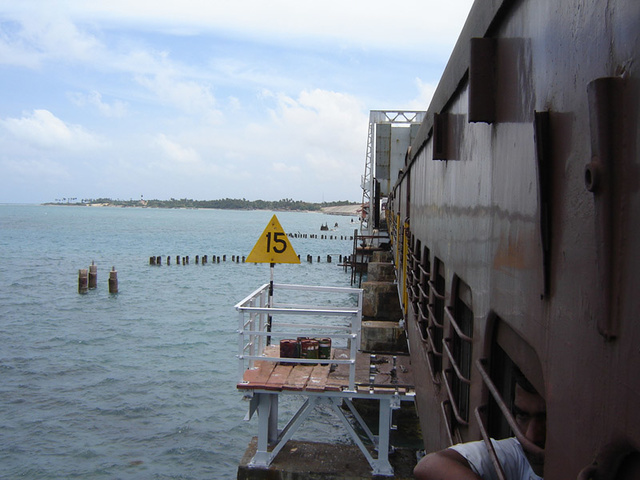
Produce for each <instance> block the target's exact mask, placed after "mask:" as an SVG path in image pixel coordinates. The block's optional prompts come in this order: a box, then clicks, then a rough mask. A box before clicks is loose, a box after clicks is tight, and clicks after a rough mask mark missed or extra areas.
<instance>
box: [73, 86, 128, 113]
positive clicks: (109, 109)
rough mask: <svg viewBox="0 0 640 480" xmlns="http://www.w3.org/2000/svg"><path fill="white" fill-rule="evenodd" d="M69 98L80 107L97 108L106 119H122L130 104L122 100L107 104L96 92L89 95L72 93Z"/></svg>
mask: <svg viewBox="0 0 640 480" xmlns="http://www.w3.org/2000/svg"><path fill="white" fill-rule="evenodd" d="M69 98H70V99H71V101H72V102H73V103H75V104H76V105H78V106H79V107H85V106H91V107H94V108H96V109H97V110H98V112H100V114H101V115H102V116H104V117H108V118H122V117H124V116H126V114H127V109H128V104H127V103H126V102H123V101H121V100H114V101H113V102H112V103H108V102H105V101H103V100H102V95H101V94H100V93H99V92H96V91H93V92H91V93H88V94H84V93H79V92H76V93H70V94H69Z"/></svg>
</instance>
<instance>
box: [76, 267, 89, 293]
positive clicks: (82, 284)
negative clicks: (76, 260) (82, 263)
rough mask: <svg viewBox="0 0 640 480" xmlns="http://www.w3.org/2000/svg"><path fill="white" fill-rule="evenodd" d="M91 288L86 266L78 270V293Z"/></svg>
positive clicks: (85, 291)
mask: <svg viewBox="0 0 640 480" xmlns="http://www.w3.org/2000/svg"><path fill="white" fill-rule="evenodd" d="M87 290H89V273H88V271H87V269H86V268H81V269H80V270H78V293H87Z"/></svg>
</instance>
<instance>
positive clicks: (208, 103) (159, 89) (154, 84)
mask: <svg viewBox="0 0 640 480" xmlns="http://www.w3.org/2000/svg"><path fill="white" fill-rule="evenodd" d="M136 81H137V82H138V83H139V84H140V85H142V86H144V87H146V88H147V89H149V91H151V92H153V93H154V94H155V95H156V96H157V98H158V100H159V101H160V102H161V103H163V104H166V105H170V106H172V107H175V108H177V109H179V110H182V111H184V112H186V113H190V114H200V115H206V116H208V117H209V118H210V119H211V120H214V119H215V118H216V117H218V116H219V112H217V110H216V108H215V104H216V101H215V98H214V97H213V95H212V94H211V90H210V89H209V88H208V87H207V86H205V85H202V84H199V83H197V82H195V81H191V80H183V79H179V78H176V77H174V76H172V75H170V74H169V73H168V72H159V73H157V74H156V75H154V76H142V75H137V76H136Z"/></svg>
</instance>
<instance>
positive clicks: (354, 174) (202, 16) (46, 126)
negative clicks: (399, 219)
mask: <svg viewBox="0 0 640 480" xmlns="http://www.w3.org/2000/svg"><path fill="white" fill-rule="evenodd" d="M471 4H472V0H448V1H446V2H442V1H440V0H437V1H436V0H402V1H399V2H389V1H385V2H382V1H378V0H366V1H364V0H351V1H344V0H341V1H338V0H323V1H313V2H311V1H307V0H266V1H265V0H227V1H221V0H181V1H175V0H154V1H150V0H126V1H125V0H108V1H107V0H55V1H54V0H0V203H43V202H51V201H56V200H60V199H63V198H64V199H68V198H76V199H78V201H79V200H81V199H95V198H101V197H107V198H112V199H121V200H129V199H140V198H144V199H160V200H166V199H171V198H177V199H180V198H191V199H196V200H214V199H221V198H246V199H247V200H280V199H285V198H292V199H294V200H301V201H306V202H332V201H338V200H350V201H360V200H361V199H362V190H361V183H360V182H361V177H362V175H363V174H364V165H365V157H366V147H367V131H368V122H369V111H370V110H427V108H428V106H429V103H430V101H431V97H432V95H433V92H434V91H435V88H436V86H437V84H438V81H439V79H440V77H441V75H442V73H443V71H444V68H445V66H446V63H447V61H448V59H449V56H450V54H451V52H452V50H453V47H454V45H455V42H456V40H457V38H458V36H459V34H460V31H461V30H462V26H463V25H464V22H465V20H466V18H467V15H468V13H469V10H470V8H471Z"/></svg>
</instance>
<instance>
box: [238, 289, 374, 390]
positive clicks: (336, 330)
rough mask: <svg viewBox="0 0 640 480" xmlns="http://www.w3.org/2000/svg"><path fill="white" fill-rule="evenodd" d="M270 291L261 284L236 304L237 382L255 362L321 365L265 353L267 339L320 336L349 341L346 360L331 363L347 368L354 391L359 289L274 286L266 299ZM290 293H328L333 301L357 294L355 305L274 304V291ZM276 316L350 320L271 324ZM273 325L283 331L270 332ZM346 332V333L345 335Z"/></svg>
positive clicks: (275, 299) (360, 290)
mask: <svg viewBox="0 0 640 480" xmlns="http://www.w3.org/2000/svg"><path fill="white" fill-rule="evenodd" d="M270 289H271V285H270V284H264V285H262V286H261V287H259V288H258V289H256V290H254V291H253V292H252V293H251V294H249V295H248V296H247V297H245V298H244V299H243V300H241V301H240V302H238V303H237V304H236V305H235V308H236V310H237V311H238V331H237V333H238V360H239V362H238V373H239V378H240V380H242V377H243V375H244V372H245V370H246V369H247V368H253V366H254V362H255V361H256V360H262V361H270V362H283V363H290V362H295V363H309V364H315V363H321V362H322V360H323V359H319V360H316V359H300V358H295V359H287V358H279V357H268V356H266V355H265V354H264V353H265V347H266V346H267V344H268V339H269V338H270V337H279V338H297V337H308V336H319V335H322V337H326V338H331V339H336V340H337V339H346V340H348V343H349V358H345V359H331V363H332V364H348V365H349V390H350V391H355V366H356V353H357V351H358V347H359V345H360V331H361V323H362V299H363V293H362V292H363V291H362V289H360V288H351V287H323V286H309V285H285V284H273V290H272V292H273V293H272V297H271V298H269V290H270ZM291 290H297V291H305V292H310V293H318V294H320V293H324V294H330V295H331V296H332V299H334V298H336V297H337V296H338V295H357V299H358V300H357V306H354V307H342V306H339V307H337V306H310V305H299V304H296V305H293V304H286V303H278V302H277V295H276V292H278V291H291ZM276 315H277V316H280V315H286V316H287V317H289V318H290V316H292V315H295V316H297V318H300V317H305V319H308V317H312V318H313V317H325V318H326V317H343V318H347V319H349V321H348V324H347V325H344V324H343V325H331V324H328V323H326V322H325V323H321V322H315V323H314V322H313V321H312V320H311V321H308V320H307V321H306V322H305V323H289V322H287V323H285V322H277V323H273V320H272V321H271V322H269V321H268V320H269V319H273V317H274V316H276ZM276 324H277V325H278V327H280V328H282V327H286V329H285V330H278V331H272V329H271V325H276ZM345 331H346V332H347V333H344V332H345ZM318 332H321V333H318Z"/></svg>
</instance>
